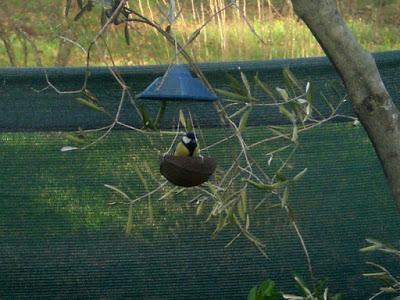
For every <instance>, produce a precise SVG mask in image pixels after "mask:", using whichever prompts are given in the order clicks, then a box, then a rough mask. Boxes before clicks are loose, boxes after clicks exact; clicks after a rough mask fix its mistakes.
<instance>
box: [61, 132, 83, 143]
mask: <svg viewBox="0 0 400 300" xmlns="http://www.w3.org/2000/svg"><path fill="white" fill-rule="evenodd" d="M64 137H65V138H66V139H67V140H69V141H71V142H74V143H77V144H84V143H85V141H84V140H83V139H82V138H79V137H77V136H75V135H72V134H70V133H67V134H65V136H64Z"/></svg>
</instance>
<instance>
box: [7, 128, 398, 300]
mask: <svg viewBox="0 0 400 300" xmlns="http://www.w3.org/2000/svg"><path fill="white" fill-rule="evenodd" d="M247 130H248V136H247V138H248V139H251V140H256V139H257V140H258V139H260V138H261V137H262V136H264V135H265V128H264V127H249V128H248V129H247ZM203 133H204V135H205V136H206V138H207V143H212V142H213V141H216V140H218V139H220V138H221V137H222V136H224V135H225V134H226V133H225V132H224V130H221V129H203ZM338 141H340V148H339V147H338ZM169 143H170V137H164V138H162V139H161V138H158V137H154V138H151V139H147V138H146V139H144V138H143V136H141V135H140V134H138V133H134V132H126V131H115V132H113V133H112V135H111V136H110V137H109V138H108V139H106V140H105V141H104V142H102V143H100V144H98V145H97V146H96V147H95V148H92V149H89V150H87V151H83V152H67V153H61V152H60V148H61V147H62V146H64V145H66V144H69V142H68V141H66V140H64V138H63V135H61V134H60V133H1V134H0V145H1V150H2V152H1V155H2V159H1V160H0V169H1V170H2V171H1V180H0V244H1V247H0V254H2V255H1V257H3V258H5V259H3V261H1V260H0V262H2V265H3V267H4V268H3V269H4V270H5V275H4V276H2V287H0V295H2V296H4V297H5V298H9V297H11V298H15V297H16V294H15V293H20V294H19V296H21V297H25V298H29V297H28V296H27V295H28V294H29V293H31V294H32V293H33V294H34V295H47V296H48V295H59V293H71V294H73V295H75V296H76V295H77V294H76V293H82V291H81V289H84V290H85V291H86V290H88V291H91V292H92V293H93V294H94V295H96V297H98V298H100V297H103V296H104V295H109V296H110V297H111V298H113V295H114V296H115V297H116V298H118V297H117V296H118V295H119V296H120V297H121V294H119V293H123V294H124V295H125V297H128V296H129V294H131V295H137V297H138V298H142V299H157V295H159V293H160V292H161V291H162V292H163V293H164V294H165V295H167V296H171V298H172V297H173V295H175V294H174V293H176V292H177V291H176V290H173V289H169V288H166V287H169V286H171V284H172V283H173V284H174V286H178V287H179V288H180V290H179V292H180V294H179V295H182V298H180V297H178V296H176V295H175V297H176V298H175V299H184V297H186V299H187V297H188V296H187V295H193V294H191V293H193V291H195V290H197V289H200V287H199V286H202V288H201V289H200V290H198V291H197V292H196V293H199V295H202V296H201V298H202V299H208V298H210V297H213V296H212V295H209V294H207V292H208V291H209V293H214V295H220V294H221V295H222V294H223V295H224V296H226V295H230V294H231V293H234V294H235V295H239V296H237V298H238V299H241V298H243V295H244V294H246V293H247V292H248V290H249V289H250V287H251V286H252V285H254V282H257V280H259V278H265V277H269V278H271V277H272V278H274V279H276V281H277V282H279V285H280V286H281V287H282V288H283V289H285V290H286V289H290V287H288V286H290V284H288V282H287V278H288V277H287V276H288V274H292V273H293V272H294V270H296V271H299V270H303V268H304V261H303V260H302V259H301V258H299V253H300V252H299V251H301V250H300V245H299V244H298V241H297V239H296V238H295V236H294V233H293V231H292V230H291V227H290V226H289V224H288V221H287V217H286V216H285V214H284V213H283V212H282V211H281V210H279V209H268V208H267V205H268V201H269V200H267V202H266V206H265V207H264V206H263V208H262V209H260V210H259V211H258V213H256V214H255V215H254V219H253V220H252V222H251V227H250V228H251V231H252V232H253V233H254V234H255V235H257V236H259V237H260V238H261V239H262V240H263V241H265V243H266V245H267V253H268V254H269V255H270V258H271V259H270V260H268V261H267V260H265V259H264V258H261V257H260V256H257V252H256V250H255V249H253V248H252V247H251V245H250V243H249V242H247V241H245V240H244V239H239V240H238V241H237V242H235V243H234V244H233V245H232V246H231V247H229V248H228V249H224V246H225V245H226V243H227V242H228V241H229V240H230V239H232V237H234V236H235V235H236V233H237V231H236V229H235V230H229V229H227V230H226V231H224V232H222V233H221V235H220V236H218V238H217V239H216V240H215V241H211V240H210V236H211V233H212V231H213V229H214V228H213V226H212V225H211V224H208V223H204V220H205V218H206V213H207V211H205V212H204V213H202V214H200V215H196V214H195V211H196V205H195V204H193V203H189V202H188V201H189V199H190V198H191V195H193V194H192V192H188V193H184V194H181V195H180V196H179V197H174V198H169V199H167V200H164V201H158V200H157V197H154V198H153V197H152V198H151V203H152V205H153V215H154V218H153V221H151V220H150V218H149V209H148V201H147V199H145V200H144V201H142V202H138V203H136V204H135V205H134V210H133V215H134V218H133V224H134V227H133V233H132V235H133V236H132V237H131V238H128V239H127V238H124V237H123V232H124V226H125V224H126V220H127V215H128V206H127V205H123V204H121V205H119V204H117V205H109V203H113V202H118V201H120V200H121V198H120V196H119V195H117V194H115V193H113V192H112V191H110V190H108V189H106V188H104V186H103V185H104V184H105V183H107V184H112V185H114V186H117V187H119V188H121V189H122V190H124V191H125V192H127V193H128V194H129V195H131V196H132V197H135V196H137V195H141V194H142V193H143V192H144V187H143V185H142V183H141V181H140V179H139V178H138V176H137V174H136V173H135V171H134V166H135V165H138V166H139V167H140V168H141V169H142V170H146V169H145V168H144V161H147V163H148V164H149V166H150V169H151V170H152V172H154V174H155V175H154V176H159V175H158V157H159V156H158V155H159V152H160V151H161V152H163V151H165V150H166V148H167V147H168V145H169ZM300 144H301V145H302V146H301V147H300V149H299V152H298V154H297V157H296V161H295V164H294V165H293V172H298V170H302V169H303V168H304V167H307V168H308V170H309V171H308V172H307V173H306V176H305V177H304V178H303V179H302V180H301V181H300V182H299V183H298V185H296V186H295V187H294V189H293V190H292V191H291V193H290V197H289V201H290V203H291V205H292V206H293V207H294V209H295V216H296V218H297V222H298V224H299V226H300V230H301V231H302V234H303V236H304V237H305V239H306V243H307V246H308V248H309V251H310V253H311V256H312V260H313V265H314V268H315V270H316V271H318V274H317V275H318V276H320V275H321V274H322V275H321V276H325V275H328V276H329V277H330V286H331V287H332V289H333V290H336V291H340V292H343V294H344V296H345V297H349V299H354V297H355V296H359V297H361V296H362V297H363V298H364V299H365V298H366V297H367V296H368V294H369V293H370V292H372V291H374V289H375V287H374V286H373V285H370V284H369V283H368V288H365V282H364V281H362V279H361V277H360V274H361V273H362V272H363V271H364V263H363V261H361V259H360V257H359V256H361V254H360V253H359V252H358V251H357V249H358V248H359V247H360V244H362V243H363V242H364V238H365V237H366V236H371V237H375V236H378V237H379V238H381V239H382V240H387V241H389V242H391V241H392V239H393V237H394V236H396V234H397V232H398V230H399V226H400V224H399V223H398V216H397V214H396V212H395V209H394V204H393V202H392V200H391V199H390V195H389V194H388V191H387V189H386V187H385V184H384V179H383V174H382V171H381V169H380V165H379V162H378V160H377V159H376V156H375V154H374V152H373V149H372V147H371V144H370V142H369V140H368V137H367V136H366V135H365V133H364V131H363V130H362V129H361V128H360V127H354V126H352V125H351V124H347V123H340V124H329V125H325V126H323V127H321V128H319V129H317V130H314V131H310V132H308V133H306V134H305V135H304V136H303V138H302V139H301V140H300ZM271 147H273V145H271V144H267V145H264V146H263V147H260V148H258V149H257V150H254V151H255V152H254V153H253V154H254V156H255V157H257V159H259V160H260V161H263V160H267V158H266V157H264V154H265V153H266V152H267V151H269V150H270V148H271ZM226 149H229V153H231V152H232V151H233V150H234V148H232V145H224V146H220V147H217V148H216V149H215V151H214V152H211V153H210V155H211V156H212V157H215V158H217V160H218V163H219V164H220V165H224V163H226V162H228V161H229V160H230V157H229V154H227V151H226ZM266 168H267V169H266V170H267V171H268V167H266ZM143 172H144V174H145V177H146V179H147V181H148V182H149V184H150V185H154V184H155V182H154V181H152V179H151V178H152V176H151V175H150V173H151V172H148V171H143ZM372 183H373V184H372ZM169 188H171V187H169ZM164 192H165V191H164ZM248 197H249V201H251V205H254V204H255V203H257V202H258V201H259V200H260V199H261V198H262V197H263V195H262V193H261V192H259V191H258V190H257V191H254V193H253V194H249V195H248ZM349 261H351V268H349V267H348V266H349ZM88 274H89V276H88ZM155 274H157V276H156V278H157V279H153V277H154V276H155ZM182 274H184V277H185V278H182ZM207 278H213V281H212V282H210V281H209V280H208V279H207ZM175 280H177V281H175ZM150 281H151V289H153V288H154V290H148V285H149V284H150ZM20 282H23V284H22V283H21V285H20V286H19V285H18V284H19V283H20ZM239 283H240V284H239ZM182 284H184V286H182ZM204 284H209V285H210V286H208V287H207V288H206V289H205V288H204ZM220 285H221V286H220ZM49 287H52V288H53V289H54V290H49ZM102 293H104V294H102ZM127 293H128V294H127ZM140 293H145V294H144V295H140ZM146 293H147V294H146ZM157 293H158V294H157ZM205 294H207V295H205ZM242 294H243V295H242ZM23 295H25V296H23ZM116 295H117V296H116ZM149 295H153V297H154V298H150V296H149ZM154 295H155V296H154ZM64 296H65V295H64ZM81 296H82V294H81ZM167 296H166V297H167ZM221 297H222V296H221ZM235 297H236V296H235ZM235 297H233V298H232V299H236V298H235ZM166 299H169V298H168V297H167V298H166Z"/></svg>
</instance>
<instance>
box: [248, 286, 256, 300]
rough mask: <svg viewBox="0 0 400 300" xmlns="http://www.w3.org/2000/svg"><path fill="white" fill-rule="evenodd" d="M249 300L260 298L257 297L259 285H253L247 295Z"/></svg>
mask: <svg viewBox="0 0 400 300" xmlns="http://www.w3.org/2000/svg"><path fill="white" fill-rule="evenodd" d="M247 300H258V299H257V287H256V286H255V287H253V288H252V289H251V290H250V292H249V294H248V295H247Z"/></svg>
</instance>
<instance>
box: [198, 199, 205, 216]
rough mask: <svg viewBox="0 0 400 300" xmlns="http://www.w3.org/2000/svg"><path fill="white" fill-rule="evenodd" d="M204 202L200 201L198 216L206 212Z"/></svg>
mask: <svg viewBox="0 0 400 300" xmlns="http://www.w3.org/2000/svg"><path fill="white" fill-rule="evenodd" d="M204 202H205V201H200V203H199V204H198V205H197V207H196V216H199V215H201V214H202V213H203V211H204Z"/></svg>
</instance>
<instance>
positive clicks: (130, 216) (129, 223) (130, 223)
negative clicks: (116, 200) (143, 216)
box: [125, 203, 133, 235]
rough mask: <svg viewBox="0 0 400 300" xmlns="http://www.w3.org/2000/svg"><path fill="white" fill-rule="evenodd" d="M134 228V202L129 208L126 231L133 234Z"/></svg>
mask: <svg viewBox="0 0 400 300" xmlns="http://www.w3.org/2000/svg"><path fill="white" fill-rule="evenodd" d="M132 229H133V203H131V204H130V205H129V210H128V220H127V222H126V229H125V233H126V234H128V235H129V234H131V233H132Z"/></svg>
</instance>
